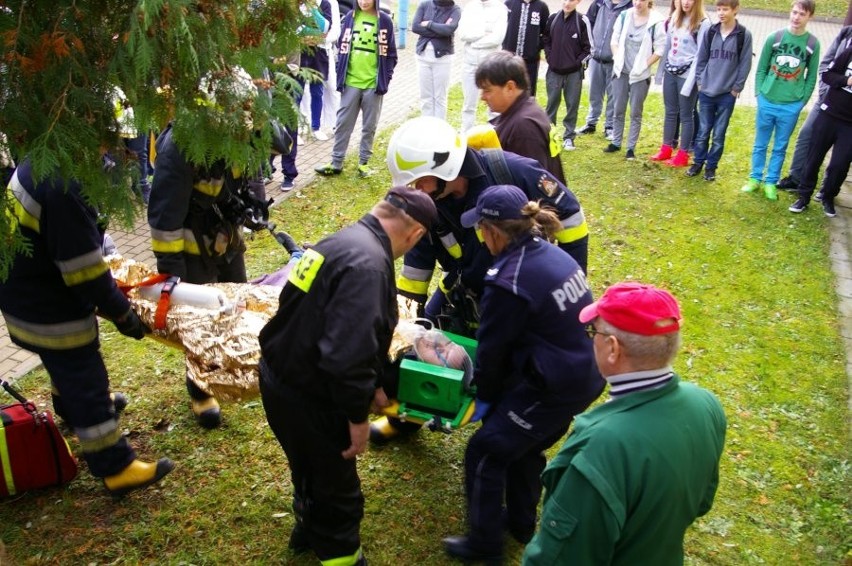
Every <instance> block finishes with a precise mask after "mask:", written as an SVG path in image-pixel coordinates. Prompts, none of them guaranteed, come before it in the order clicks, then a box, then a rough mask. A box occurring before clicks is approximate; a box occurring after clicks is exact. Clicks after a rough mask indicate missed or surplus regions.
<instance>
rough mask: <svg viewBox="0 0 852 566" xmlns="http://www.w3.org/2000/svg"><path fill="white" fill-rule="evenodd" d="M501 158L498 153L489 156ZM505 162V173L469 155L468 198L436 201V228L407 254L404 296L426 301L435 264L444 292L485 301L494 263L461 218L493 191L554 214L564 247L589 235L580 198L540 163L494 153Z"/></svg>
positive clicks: (465, 172) (477, 154) (494, 162)
mask: <svg viewBox="0 0 852 566" xmlns="http://www.w3.org/2000/svg"><path fill="white" fill-rule="evenodd" d="M489 151H490V152H499V151H500V150H489ZM500 154H502V156H503V157H504V158H505V163H504V164H502V165H505V169H506V171H505V172H502V171H501V169H503V167H502V166H501V162H500V160H499V159H492V158H490V157H487V156H486V152H484V151H481V150H480V151H477V150H473V149H468V153H467V156H466V157H465V163H464V165H463V166H462V176H463V177H466V178H467V179H468V187H467V193H466V194H465V195H464V196H463V197H462V198H459V199H456V198H452V197H445V198H442V199H438V200H437V201H436V202H435V204H436V205H437V207H438V222H437V223H436V224H435V225H433V226H432V229H431V230H430V232H429V233H428V234H427V235H426V236H424V237H423V238H422V239H421V240H420V241H419V242H418V243H417V245H415V246H414V247H413V248H412V249H411V251H409V252H408V253H407V254H405V258H404V260H403V267H402V273H401V275H400V277H399V279H398V281H397V287H398V288H399V292H400V294H402V295H404V296H406V297H408V298H411V299H415V300H417V301H421V302H422V301H425V300H426V294H427V291H428V288H429V281H430V280H431V279H432V272H433V270H434V269H435V263H436V262H437V263H438V264H440V266H441V269H443V271H445V272H446V274H447V275H446V276H445V277H444V280H443V281H442V284H441V286H442V290H444V291H445V292H446V291H449V290H450V289H452V287H453V286H454V285H455V284H456V283H461V284H462V285H463V286H464V288H465V289H466V290H468V291H471V292H473V293H474V294H475V295H476V296H481V295H482V285H483V283H482V280H483V279H484V277H485V272H486V271H487V270H488V268H489V267H490V266H491V262H492V257H491V254H490V253H489V251H488V249H487V248H486V247H485V246H484V245H483V244H482V241H481V239H480V236H479V234H478V233H477V231H476V230H475V229H474V228H463V227H462V225H461V215H462V213H463V212H464V211H466V210H468V209H470V208H473V207H475V206H476V199H477V198H479V195H480V194H481V193H482V191H484V190H485V189H487V188H488V187H490V186H492V185H500V184H512V185H515V186H517V187H518V188H520V189H521V190H522V191H524V193H526V195H527V196H528V197H529V199H530V200H541V201H542V204H544V205H546V206H550V207H552V208H554V209H555V210H556V213H557V215H558V216H559V218H560V220H561V221H562V225H563V227H564V228H563V229H562V230H561V231H560V232H559V233H557V235H556V237H557V240H558V243H559V245H560V246H568V245H570V244H573V243H575V242H577V241H578V240H582V239H583V238H586V237H587V236H588V234H589V229H588V225H587V224H586V219H585V216H584V215H583V209H582V207H581V206H580V203H579V201H578V200H577V197H575V196H574V193H572V192H571V191H570V190H569V189H568V188H567V187H566V186H565V185H563V184H562V183H560V182H559V181H557V180H556V179H555V178H554V176H553V175H552V174H551V173H548V172H547V171H546V170H545V169H544V168H543V167H542V166H541V165H540V164H539V163H538V162H537V161H535V160H533V159H529V158H527V157H521V156H520V155H516V154H514V153H510V152H505V151H504V152H500V153H490V155H498V156H499V155H500Z"/></svg>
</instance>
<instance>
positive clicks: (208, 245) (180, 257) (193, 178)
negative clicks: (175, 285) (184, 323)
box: [148, 124, 245, 283]
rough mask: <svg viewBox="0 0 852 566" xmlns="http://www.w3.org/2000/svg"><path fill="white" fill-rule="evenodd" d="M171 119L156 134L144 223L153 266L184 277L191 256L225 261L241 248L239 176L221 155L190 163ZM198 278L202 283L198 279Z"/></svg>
mask: <svg viewBox="0 0 852 566" xmlns="http://www.w3.org/2000/svg"><path fill="white" fill-rule="evenodd" d="M172 133H173V132H172V127H171V124H170V125H169V126H168V127H167V128H166V129H165V130H164V131H163V133H161V134H160V136H159V137H158V138H157V161H156V165H155V169H154V182H153V184H152V185H151V198H150V200H149V202H148V224H149V226H150V227H151V247H152V249H153V250H154V255H155V256H156V258H157V271H159V272H160V273H168V274H171V275H177V276H178V277H180V278H181V279H184V280H186V279H187V267H186V262H187V260H188V259H189V258H195V259H199V258H200V260H201V261H204V262H216V261H219V260H222V259H225V260H226V261H227V260H228V259H229V258H230V257H233V256H234V255H236V254H238V253H242V252H244V251H245V242H244V241H243V236H242V230H241V226H242V224H241V222H242V221H241V220H240V214H241V213H242V212H243V211H242V210H241V207H240V206H237V207H236V208H235V206H234V205H235V203H239V202H240V201H239V199H236V190H237V184H238V180H237V179H235V178H234V176H233V174H232V173H231V171H230V170H228V168H227V167H226V166H225V163H224V162H222V161H219V162H216V163H214V164H213V165H212V166H211V167H209V168H204V167H198V166H194V165H192V164H190V163H189V162H188V161H187V160H186V159H185V158H184V156H183V155H182V154H181V152H180V150H179V149H178V147H177V146H176V145H175V142H174V139H173V138H172ZM196 283H203V282H202V281H196Z"/></svg>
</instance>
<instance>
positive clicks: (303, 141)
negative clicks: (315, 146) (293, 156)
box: [296, 135, 305, 145]
mask: <svg viewBox="0 0 852 566" xmlns="http://www.w3.org/2000/svg"><path fill="white" fill-rule="evenodd" d="M296 143H297V144H298V145H305V140H304V139H303V138H302V136H300V135H296Z"/></svg>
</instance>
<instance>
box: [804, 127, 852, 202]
mask: <svg viewBox="0 0 852 566" xmlns="http://www.w3.org/2000/svg"><path fill="white" fill-rule="evenodd" d="M829 149H831V159H830V160H829V161H828V166H827V167H826V168H825V179H824V180H823V184H822V187H823V195H824V197H823V198H825V199H826V200H828V201H831V202H834V197H836V196H837V195H838V194H839V193H840V187H841V186H842V185H843V181H844V180H845V179H846V175H847V174H848V173H849V162H850V160H852V124H850V123H849V122H844V121H842V120H838V119H837V118H834V117H832V116H829V115H828V114H826V113H825V112H824V111H823V112H820V113H819V114H818V115H817V117H816V119H814V123H813V130H812V132H811V141H810V145H809V146H808V159H807V161H806V162H805V168H804V171H803V172H802V178H801V180H800V181H799V196H800V197H804V198H807V199H810V198H811V195H812V194H813V192H814V187H815V186H816V182H817V176H818V175H819V168H820V167H821V166H822V161H823V159H825V154H826V153H828V150H829Z"/></svg>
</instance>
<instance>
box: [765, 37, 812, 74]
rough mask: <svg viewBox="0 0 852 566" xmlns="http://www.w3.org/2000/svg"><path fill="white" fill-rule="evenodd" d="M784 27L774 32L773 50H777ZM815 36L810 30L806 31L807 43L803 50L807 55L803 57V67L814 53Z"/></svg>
mask: <svg viewBox="0 0 852 566" xmlns="http://www.w3.org/2000/svg"><path fill="white" fill-rule="evenodd" d="M785 31H787V30H786V29H784V28H782V29H779V30H778V31H776V32H775V37H774V39H773V40H772V51H773V52H775V51H777V50H778V46H779V45H781V38H783V37H784V32H785ZM816 44H817V38H816V36H815V35H814V34H812V33H811V32H808V44H807V46H806V47H805V51H806V52H807V57H805V67H807V66H808V65H809V64H810V62H811V57H812V56H813V54H814V50H815V49H816Z"/></svg>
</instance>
